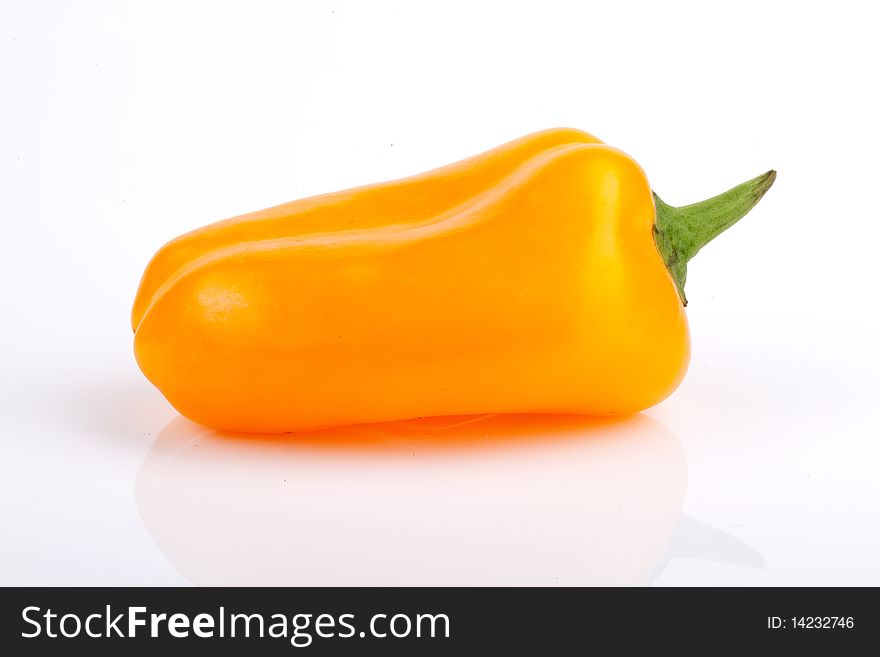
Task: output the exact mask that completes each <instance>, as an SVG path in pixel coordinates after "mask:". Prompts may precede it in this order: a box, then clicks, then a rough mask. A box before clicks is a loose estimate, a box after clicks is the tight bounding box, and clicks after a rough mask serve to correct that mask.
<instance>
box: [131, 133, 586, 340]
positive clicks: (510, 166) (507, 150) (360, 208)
mask: <svg viewBox="0 0 880 657" xmlns="http://www.w3.org/2000/svg"><path fill="white" fill-rule="evenodd" d="M577 143H583V144H590V143H600V142H599V140H598V139H596V138H595V137H594V136H593V135H590V134H588V133H586V132H583V131H581V130H575V129H572V128H552V129H550V130H542V131H541V132H536V133H533V134H530V135H526V136H525V137H521V138H520V139H516V140H514V141H511V142H508V143H506V144H503V145H501V146H499V147H497V148H494V149H492V150H490V151H488V152H486V153H482V154H480V155H477V156H475V157H471V158H468V159H466V160H463V161H461V162H456V163H454V164H451V165H448V166H445V167H441V168H439V169H434V170H433V171H428V172H426V173H422V174H420V175H415V176H411V177H409V178H405V179H403V180H397V181H393V182H389V183H384V184H379V185H369V186H365V187H358V188H355V189H350V190H343V191H340V192H334V193H331V194H324V195H321V196H314V197H310V198H306V199H300V200H297V201H292V202H290V203H284V204H282V205H278V206H275V207H272V208H267V209H265V210H260V211H258V212H253V213H250V214H246V215H242V216H240V217H233V218H232V219H226V220H224V221H218V222H216V223H213V224H210V225H209V226H204V227H202V228H199V229H197V230H194V231H192V232H190V233H186V234H185V235H181V236H180V237H178V238H176V239H174V240H172V241H171V242H169V243H168V244H166V245H165V246H164V247H162V249H160V250H159V252H158V253H157V254H156V255H155V256H154V258H153V259H152V260H151V261H150V263H149V264H148V265H147V269H146V271H145V272H144V276H143V278H142V281H141V285H140V288H139V289H138V293H137V297H136V298H135V302H134V306H133V308H132V314H131V322H132V326H131V327H132V329H133V330H137V326H138V324H139V323H140V321H141V319H142V318H143V315H144V312H145V311H146V309H147V306H148V305H149V303H150V301H151V300H152V297H153V295H154V294H155V292H156V290H157V289H158V288H159V286H160V285H161V284H162V283H163V282H164V281H165V280H166V279H167V278H168V277H169V276H170V275H171V274H173V273H174V272H175V271H177V270H178V269H179V268H180V267H182V266H184V265H186V264H187V263H188V262H189V261H191V260H193V259H195V258H198V257H200V256H202V255H205V254H206V253H211V252H213V251H217V250H219V249H222V248H226V247H230V246H236V245H239V244H242V243H243V242H255V241H259V240H268V239H275V238H281V237H291V236H293V235H306V234H314V233H330V232H337V231H346V230H354V229H362V228H376V227H379V226H390V225H395V224H403V223H415V222H419V221H424V220H425V219H429V218H431V217H434V216H436V215H437V214H439V213H441V212H444V211H447V210H449V209H450V208H452V207H454V206H456V205H458V204H460V203H463V202H466V201H467V200H469V199H471V198H473V197H474V196H476V195H478V194H481V193H482V192H483V191H485V190H486V189H489V188H491V187H492V186H494V185H497V184H498V183H499V182H500V181H501V180H503V179H504V178H505V177H506V176H508V175H510V173H511V172H512V171H513V170H514V169H516V168H517V167H518V166H520V165H521V164H522V163H523V162H525V161H526V160H528V159H530V158H532V157H534V156H535V155H537V154H539V153H543V152H545V151H547V150H550V149H552V148H556V147H558V146H561V145H565V144H577Z"/></svg>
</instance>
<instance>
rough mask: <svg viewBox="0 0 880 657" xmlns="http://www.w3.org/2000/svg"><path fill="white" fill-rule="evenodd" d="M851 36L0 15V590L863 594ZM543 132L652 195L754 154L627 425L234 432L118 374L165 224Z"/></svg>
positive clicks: (757, 27)
mask: <svg viewBox="0 0 880 657" xmlns="http://www.w3.org/2000/svg"><path fill="white" fill-rule="evenodd" d="M591 5H592V6H591ZM539 7H540V9H538V8H539ZM875 24H876V23H875V21H873V20H872V17H871V16H870V3H861V2H837V3H835V4H834V5H833V8H827V5H826V4H825V3H800V4H798V6H797V10H796V11H794V10H792V9H791V8H790V7H789V6H788V4H787V3H766V2H748V3H746V2H740V3H737V4H736V7H735V9H728V10H724V11H722V10H718V9H713V5H711V4H705V3H690V4H683V3H647V2H645V3H633V2H630V3H626V2H619V3H570V4H561V3H552V2H543V3H539V4H535V3H528V5H524V6H522V7H520V6H518V5H515V4H512V3H450V2H443V3H432V4H428V3H398V4H386V3H342V2H332V3H308V4H307V3H296V4H294V3H284V2H278V3H268V2H260V3H251V2H241V3H234V4H230V3H220V2H205V3H195V2H187V3H177V2H174V3H171V2H167V3H158V2H151V3H136V4H125V3H119V2H107V3H97V2H92V3H65V2H55V3H47V2H24V1H21V2H9V1H5V2H3V3H2V5H0V88H2V89H3V102H2V103H0V181H2V184H0V222H2V224H0V230H2V233H0V244H2V245H3V256H2V258H0V280H2V285H3V288H2V289H3V297H2V298H3V303H2V306H3V310H2V324H0V345H2V347H0V349H2V354H0V355H2V362H3V367H2V371H0V386H2V389H0V404H2V408H0V410H2V426H0V449H2V459H0V528H2V529H0V531H2V536H3V540H2V541H0V584H121V585H126V584H185V583H187V582H194V583H199V584H211V583H226V582H233V583H260V582H267V581H270V582H278V583H293V584H296V583H310V584H311V583H334V584H335V583H441V584H442V583H481V582H501V583H511V584H513V583H559V584H581V583H622V584H628V583H639V582H653V583H656V584H661V585H678V584H705V585H712V584H724V585H737V584H766V585H775V584H798V585H801V584H804V585H805V584H873V585H878V584H880V566H878V562H877V559H876V555H877V554H878V553H880V514H878V508H880V483H878V479H877V478H876V471H877V463H878V461H880V442H878V437H880V431H878V415H877V412H878V411H877V400H878V398H880V395H878V393H880V386H878V374H880V345H878V340H877V335H878V329H880V313H878V310H877V305H878V294H877V288H878V283H880V276H878V259H877V257H876V253H877V244H878V243H880V221H878V219H880V217H878V205H877V202H876V186H877V177H878V152H880V134H878V130H880V128H878V126H880V123H878V122H877V116H878V115H880V103H878V97H877V93H878V91H877V85H876V84H875V82H876V62H878V61H880V46H878V41H877V40H876V35H875V33H874V32H875V30H874V25H875ZM555 125H571V126H575V127H580V128H583V129H585V130H588V131H592V132H595V133H596V134H597V135H598V136H600V137H601V138H603V139H604V140H606V141H608V142H609V143H612V144H615V145H617V146H619V147H621V148H623V149H624V150H626V151H627V152H629V153H630V154H631V155H632V156H634V157H635V158H636V159H637V160H638V161H639V162H640V163H641V164H642V166H643V167H644V168H645V170H646V171H647V172H648V175H649V176H650V178H651V182H652V185H653V187H654V188H655V189H656V190H657V191H658V192H659V193H660V194H661V195H663V196H664V198H665V199H666V200H667V201H668V202H670V203H686V202H691V201H695V200H699V199H702V198H705V197H707V196H710V195H712V194H714V193H716V192H719V191H722V190H724V189H726V188H727V187H729V186H731V185H733V184H736V183H738V182H741V181H743V180H745V179H747V178H750V177H752V176H753V175H756V174H758V173H760V172H762V171H764V170H766V169H767V168H770V167H773V168H776V169H777V170H778V171H779V179H778V181H777V183H776V186H775V188H774V189H773V190H772V191H771V192H770V193H769V194H768V196H767V197H766V198H765V199H764V201H763V202H762V203H761V205H760V206H759V207H758V208H757V209H756V210H755V211H754V212H753V213H752V214H751V215H750V216H749V217H748V218H747V219H746V220H744V221H743V222H742V223H741V224H739V225H738V226H737V227H736V228H735V229H733V230H731V231H730V232H729V233H727V234H725V235H724V236H722V237H721V238H720V239H718V240H717V242H716V243H714V244H712V245H711V246H710V247H708V248H707V249H705V251H704V252H703V253H701V255H700V256H699V257H698V258H697V260H696V261H695V262H694V263H692V266H691V269H690V276H689V280H688V296H689V298H690V301H691V304H690V306H689V308H688V315H689V317H690V321H691V329H692V335H693V360H692V365H691V370H690V372H689V374H688V376H687V378H686V380H685V382H684V384H683V385H682V386H681V388H680V389H679V390H678V391H677V392H676V393H675V394H674V395H673V396H672V397H671V398H670V399H668V400H667V401H666V402H664V403H663V404H661V405H660V406H658V407H656V408H654V409H652V410H650V411H649V412H648V413H647V414H646V416H643V417H641V418H635V419H634V420H633V422H634V424H632V425H630V424H624V425H619V426H615V427H598V428H597V427H590V426H587V425H584V426H579V427H578V426H576V427H574V428H572V427H569V428H568V429H565V430H562V431H560V430H559V428H558V427H554V425H553V421H552V420H551V421H549V424H547V423H543V424H542V423H540V422H538V423H535V424H529V425H527V426H528V427H529V431H531V432H532V433H533V434H534V435H533V436H532V437H531V438H529V437H528V436H527V435H526V436H523V435H520V436H519V437H511V439H510V440H505V439H504V435H505V432H508V430H509V427H508V426H507V425H505V424H504V423H503V422H501V424H499V425H495V426H494V428H493V429H491V431H490V432H491V433H493V435H495V436H496V438H497V439H494V440H490V441H485V440H479V439H476V438H474V437H472V438H474V439H473V440H472V441H471V440H470V439H468V438H465V439H463V440H460V441H458V442H453V443H452V444H450V445H447V446H444V445H442V444H441V445H438V444H437V440H435V439H434V438H430V437H428V438H426V437H425V435H424V431H422V429H418V430H415V429H413V428H412V427H409V428H407V426H406V425H399V426H396V427H390V428H389V427H385V428H378V429H373V431H374V432H378V434H379V435H380V440H379V442H380V443H381V445H382V446H380V447H376V448H374V449H372V450H367V451H364V450H362V449H359V448H355V447H352V446H348V447H346V445H345V444H343V445H341V446H340V445H338V444H336V442H338V441H339V440H342V439H344V437H345V436H344V435H342V436H341V437H338V439H337V441H336V442H334V441H330V442H329V443H328V444H327V445H324V444H323V443H319V442H315V441H312V442H311V443H308V442H300V443H288V444H285V443H273V442H266V441H261V442H257V443H254V444H247V443H242V442H240V441H230V440H227V439H223V438H218V437H216V436H214V437H212V436H210V435H204V434H203V432H202V431H201V430H200V429H199V428H197V427H195V426H193V425H190V424H188V423H187V422H186V421H184V420H179V419H174V418H175V417H176V414H175V413H174V411H173V410H172V409H171V408H170V407H169V406H168V405H167V404H166V403H165V402H164V400H163V399H162V397H161V395H160V394H159V393H158V392H157V391H156V390H154V389H153V388H151V386H150V385H149V384H148V383H147V382H146V380H145V379H144V378H143V377H142V376H141V375H140V373H139V372H138V370H137V367H136V366H135V363H134V360H133V357H132V355H131V333H130V328H129V325H128V313H129V308H130V303H131V301H132V298H133V295H134V291H135V288H136V286H137V283H138V279H139V276H140V273H141V271H142V269H143V267H144V265H145V264H146V262H147V260H148V259H149V257H150V256H151V255H152V253H153V252H154V251H155V249H157V248H158V247H159V246H160V245H161V244H162V243H163V242H164V241H166V240H167V239H169V238H170V237H173V236H174V235H177V234H179V233H181V232H183V231H185V230H189V229H191V228H194V227H196V226H199V225H201V224H204V223H207V222H210V221H213V220H216V219H220V218H224V217H228V216H232V215H235V214H238V213H241V212H244V211H249V210H254V209H258V208H262V207H266V206H269V205H273V204H276V203H279V202H283V201H287V200H291V199H293V198H297V197H301V196H304V195H308V194H312V193H318V192H323V191H329V190H332V189H337V188H343V187H347V186H351V185H353V184H358V183H363V182H371V181H375V180H381V179H387V178H393V177H397V176H401V175H405V174H408V173H413V172H416V171H419V170H423V169H426V168H430V167H433V166H435V165H439V164H442V163H446V162H449V161H453V160H456V159H458V158H460V157H463V156H467V155H471V154H473V153H476V152H479V151H482V150H484V149H486V148H489V147H491V146H493V145H496V144H498V143H501V142H504V141H506V140H508V139H511V138H514V137H517V136H519V135H521V134H525V133H528V132H530V131H533V130H536V129H540V128H544V127H550V126H555ZM483 421H484V422H490V423H491V422H497V420H493V419H491V418H490V419H488V420H483ZM490 426H491V425H490ZM505 427H507V428H505ZM431 431H432V432H433V433H432V434H431V435H432V436H434V437H436V436H437V431H438V430H437V429H436V428H435V429H432V430H431ZM440 431H441V433H442V430H440ZM343 443H344V440H343ZM409 454H412V456H407V455H409Z"/></svg>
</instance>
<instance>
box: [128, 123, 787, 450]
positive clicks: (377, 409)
mask: <svg viewBox="0 0 880 657" xmlns="http://www.w3.org/2000/svg"><path fill="white" fill-rule="evenodd" d="M774 178H775V173H774V172H772V171H771V172H768V173H767V174H764V175H763V176H760V177H758V178H755V179H754V180H751V181H749V182H747V183H744V184H743V185H740V186H739V187H736V188H734V189H732V190H730V191H729V192H726V193H725V194H722V195H721V196H718V197H715V198H714V199H710V200H709V201H704V202H703V203H699V204H695V205H692V206H686V207H684V208H673V207H671V206H668V205H666V204H665V203H663V202H662V201H660V200H659V199H656V203H655V197H654V195H653V194H652V192H651V188H650V186H649V185H648V181H647V179H646V177H645V174H644V173H643V172H642V170H641V169H640V168H639V166H638V165H637V164H636V163H635V162H634V161H633V160H632V159H631V158H630V157H628V156H627V155H625V154H624V153H622V152H621V151H619V150H617V149H614V148H612V147H610V146H607V145H605V144H603V143H601V142H600V141H599V140H598V139H596V138H595V137H593V136H591V135H588V134H586V133H583V132H580V131H577V130H570V129H558V130H548V131H544V132H540V133H536V134H534V135H529V136H527V137H524V138H522V139H519V140H517V141H514V142H511V143H509V144H506V145H504V146H501V147H499V148H497V149H495V150H493V151H490V152H488V153H486V154H484V155H481V156H478V157H475V158H471V159H468V160H464V161H462V162H459V163H456V164H453V165H450V166H447V167H444V168H442V169H438V170H435V171H431V172H428V173H425V174H422V175H419V176H415V177H413V178H408V179H405V180H400V181H393V182H387V183H380V184H376V185H372V186H368V187H362V188H357V189H353V190H348V191H343V192H338V193H335V194H328V195H324V196H318V197H314V198H310V199H304V200H300V201H295V202H293V203H289V204H286V205H282V206H278V207H275V208H270V209H268V210H263V211H260V212H257V213H254V214H250V215H245V216H243V217H237V218H233V219H229V220H226V221H223V222H219V223H216V224H212V225H210V226H206V227H204V228H201V229H199V230H196V231H193V232H192V233H188V234H186V235H183V236H181V237H179V238H177V239H176V240H173V241H172V242H170V243H168V244H167V245H165V246H164V247H163V248H162V249H161V250H160V251H159V252H158V253H157V254H156V256H155V257H154V258H153V260H152V261H151V263H150V264H149V266H148V267H147V270H146V272H145V273H144V277H143V279H142V281H141V286H140V289H139V290H138V294H137V297H136V299H135V303H134V308H133V311H132V326H133V328H134V330H135V355H136V357H137V360H138V363H139V365H140V367H141V369H142V370H143V372H144V373H145V374H146V376H147V377H148V378H149V379H150V380H151V381H152V382H153V383H154V384H155V385H156V386H157V387H158V388H159V389H160V390H161V391H162V392H163V394H164V395H165V396H166V397H167V399H168V400H169V401H170V402H171V403H172V405H174V406H175V408H177V409H178V410H179V411H180V412H181V413H182V414H183V415H185V416H187V417H189V418H190V419H193V420H195V421H197V422H199V423H202V424H205V425H208V426H211V427H215V428H219V429H224V430H230V431H241V432H259V433H263V432H266V433H269V432H289V431H304V430H311V429H318V428H322V427H328V426H334V425H342V424H354V423H365V422H377V421H385V420H395V419H404V418H410V417H424V416H439V415H463V414H472V413H577V414H591V415H616V414H628V413H633V412H637V411H640V410H643V409H645V408H648V407H649V406H652V405H654V404H656V403H658V402H659V401H661V400H662V399H663V398H665V397H666V396H667V395H669V394H670V393H671V392H672V391H673V390H674V389H675V387H676V386H677V385H678V383H679V382H680V381H681V379H682V377H683V376H684V373H685V370H686V368H687V364H688V359H689V339H688V329H687V320H686V317H685V313H684V305H685V302H684V280H685V274H686V264H687V261H688V260H689V259H690V258H691V257H693V255H695V254H696V252H697V251H698V250H699V249H700V247H701V246H702V245H703V244H705V243H706V242H707V241H708V240H709V239H711V238H712V237H714V236H715V235H717V234H718V233H719V232H721V231H722V230H724V229H725V228H727V227H728V226H730V225H731V224H732V223H734V222H735V221H736V220H738V219H739V218H740V217H742V216H743V215H744V214H745V213H746V212H747V211H748V210H749V209H751V207H752V206H754V204H755V203H757V201H758V199H760V197H761V196H762V195H763V194H764V192H766V190H767V189H769V187H770V185H771V184H772V183H773V180H774Z"/></svg>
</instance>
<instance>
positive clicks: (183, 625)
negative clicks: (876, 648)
mask: <svg viewBox="0 0 880 657" xmlns="http://www.w3.org/2000/svg"><path fill="white" fill-rule="evenodd" d="M878 611H880V606H878V603H877V600H876V591H875V590H874V589H838V588H834V589H831V588H824V589H816V588H811V589H807V588H800V589H782V588H775V589H744V588H743V589H701V588H698V589H685V588H679V589H648V588H640V589H635V588H634V589H625V588H619V589H611V588H596V589H575V588H556V589H550V588H493V589H460V588H438V589H424V588H398V589H386V588H375V589H373V588H354V589H352V588H330V589H327V588H325V589H309V588H304V589H283V588H271V589H255V588H240V589H231V588H223V589H220V588H194V589H159V588H155V589H150V588H146V589H114V588H63V589H62V588H51V589H50V588H18V589H16V588H10V589H4V590H2V606H0V614H2V615H0V624H2V648H3V649H4V653H5V654H15V655H19V654H44V653H46V652H52V653H53V654H55V653H56V652H57V653H59V654H60V651H61V650H63V649H65V648H71V649H77V650H79V649H85V650H88V651H89V654H93V655H104V654H106V655H118V654H124V653H125V652H127V651H129V650H135V649H138V648H141V647H144V648H152V649H161V650H162V654H163V655H175V654H186V655H192V654H193V650H198V651H200V652H199V654H201V652H202V651H209V652H205V654H217V655H224V654H249V655H250V654H279V655H280V654H290V653H291V652H293V653H297V652H303V651H304V652H306V653H310V654H321V655H323V654H328V655H329V654H332V655H338V654H365V653H366V654H372V653H374V652H375V653H380V654H401V655H403V654H408V655H413V654H419V655H433V654H451V653H453V652H456V653H457V652H460V651H466V653H467V654H470V652H471V651H483V650H485V651H499V650H505V651H515V652H516V653H517V654H520V653H522V652H523V651H526V652H529V651H535V653H536V654H554V653H549V652H547V651H549V650H554V651H555V650H559V651H563V650H571V649H572V648H580V649H582V650H587V651H589V650H593V649H596V648H602V647H607V648H613V649H614V650H616V651H623V652H628V651H629V650H635V649H636V648H637V647H643V646H644V643H645V641H646V640H648V641H650V642H655V643H656V645H657V646H664V645H665V646H667V647H675V648H676V649H680V648H692V649H694V650H700V651H704V652H707V653H709V652H714V651H716V650H718V649H726V650H729V649H732V648H743V649H748V648H755V647H762V648H763V647H766V648H768V649H772V648H778V649H785V650H791V649H798V650H803V649H806V648H814V649H818V650H848V649H853V648H855V647H856V646H865V645H869V644H870V643H871V640H872V639H873V638H874V637H875V635H876V627H877V620H878ZM866 640H867V643H866ZM9 649H11V652H10V650H9ZM490 654H491V653H490ZM845 654H849V653H845Z"/></svg>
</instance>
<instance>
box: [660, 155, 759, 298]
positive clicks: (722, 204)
mask: <svg viewBox="0 0 880 657" xmlns="http://www.w3.org/2000/svg"><path fill="white" fill-rule="evenodd" d="M774 180H776V172H775V171H768V172H767V173H765V174H762V175H760V176H758V177H757V178H752V179H751V180H749V181H748V182H744V183H743V184H742V185H737V186H736V187H734V188H733V189H729V190H727V191H726V192H724V193H723V194H719V195H718V196H715V197H713V198H710V199H708V200H705V201H701V202H699V203H694V204H693V205H684V206H682V207H680V208H676V207H673V206H671V205H667V204H666V203H664V202H663V201H662V200H661V199H660V197H659V196H657V195H656V194H654V206H655V207H656V210H657V215H656V218H655V219H654V240H655V241H656V242H657V248H658V249H659V251H660V255H661V256H663V260H664V261H665V262H666V268H667V269H669V273H670V274H672V278H673V279H674V280H675V284H676V286H678V293H679V295H680V296H681V302H682V303H683V304H684V305H685V306H686V305H687V297H686V296H685V294H684V283H685V279H686V278H687V263H688V262H689V261H690V259H691V258H693V257H694V256H695V255H697V253H698V252H699V251H700V249H702V248H703V247H704V246H706V244H708V243H709V242H711V241H712V240H713V239H715V238H716V237H718V235H720V234H721V233H723V232H724V231H725V230H727V229H728V228H730V227H731V226H733V224H735V223H736V222H737V221H739V220H740V219H742V218H743V217H744V216H746V214H747V213H748V211H749V210H751V209H752V208H753V207H755V205H756V204H757V203H758V201H760V200H761V197H762V196H764V194H766V193H767V190H768V189H770V187H771V186H772V185H773V181H774Z"/></svg>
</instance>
